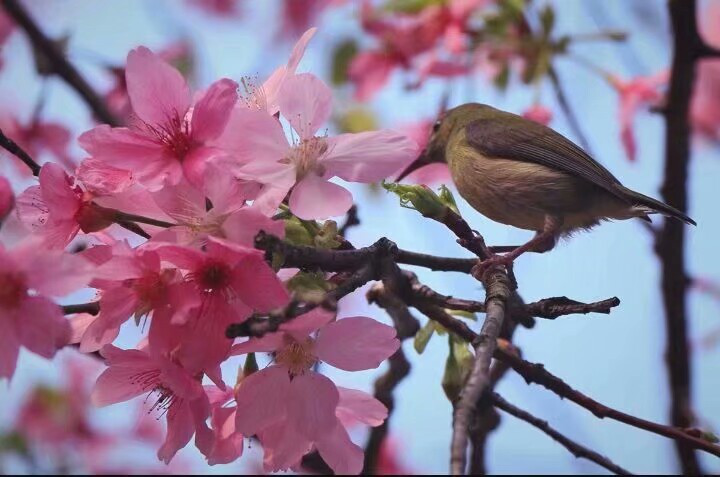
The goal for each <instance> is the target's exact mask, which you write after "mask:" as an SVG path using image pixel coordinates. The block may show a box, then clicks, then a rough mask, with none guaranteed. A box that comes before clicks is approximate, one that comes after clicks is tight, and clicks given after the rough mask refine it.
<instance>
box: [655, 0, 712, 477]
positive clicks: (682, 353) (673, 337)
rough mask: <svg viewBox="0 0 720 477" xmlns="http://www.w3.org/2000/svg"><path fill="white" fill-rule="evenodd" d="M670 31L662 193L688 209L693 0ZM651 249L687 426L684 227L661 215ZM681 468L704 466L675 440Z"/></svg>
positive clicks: (672, 374)
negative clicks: (658, 270) (657, 262)
mask: <svg viewBox="0 0 720 477" xmlns="http://www.w3.org/2000/svg"><path fill="white" fill-rule="evenodd" d="M669 7H670V8H669V9H670V19H671V22H672V28H673V32H674V53H673V62H672V71H671V77H670V88H669V90H668V95H667V104H666V108H665V123H666V131H665V179H664V181H663V185H662V189H661V192H662V196H663V198H664V199H665V202H667V203H668V204H672V205H673V207H676V208H677V209H678V210H680V211H682V212H685V211H687V208H688V207H687V195H688V193H687V187H688V184H687V182H688V164H689V162H690V124H689V120H688V116H689V108H690V100H691V97H692V87H693V82H694V80H695V60H696V59H697V50H696V49H697V48H698V45H699V43H698V42H699V38H700V37H699V34H698V30H697V21H696V18H695V15H696V2H695V0H669ZM655 249H656V252H657V255H658V258H659V260H660V266H661V282H662V285H661V287H662V292H663V304H664V308H665V334H666V340H667V344H666V354H665V360H666V363H667V369H668V381H669V387H670V396H671V405H670V416H671V422H672V424H673V425H674V426H677V427H682V428H685V427H691V426H692V425H693V422H694V420H695V419H694V416H693V412H692V406H691V402H692V396H691V390H692V383H691V376H692V373H691V370H690V364H691V361H690V349H689V346H688V332H687V320H688V317H687V304H686V299H687V288H688V279H687V272H686V267H685V255H684V254H685V226H684V224H683V223H682V222H680V221H677V220H667V219H666V220H665V223H664V225H663V227H662V229H661V230H659V232H658V234H657V235H656V244H655ZM677 451H678V455H679V458H680V464H681V466H682V471H683V473H684V474H686V475H701V474H702V470H701V469H700V464H699V462H698V459H697V456H696V455H695V453H694V452H693V450H692V447H691V446H688V445H685V444H684V443H682V442H679V441H678V442H677Z"/></svg>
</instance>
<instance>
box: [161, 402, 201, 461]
mask: <svg viewBox="0 0 720 477" xmlns="http://www.w3.org/2000/svg"><path fill="white" fill-rule="evenodd" d="M194 433H195V423H194V421H193V416H192V414H191V413H190V408H189V405H188V403H186V402H182V401H181V402H178V403H173V404H172V405H170V410H169V411H168V413H167V436H166V437H165V442H163V445H162V446H161V447H160V449H158V452H157V456H158V459H160V460H161V461H163V462H164V463H165V464H169V463H170V461H171V460H172V458H173V457H175V454H177V451H179V450H180V449H182V448H183V447H185V446H186V445H187V443H188V442H190V439H192V436H193V434H194Z"/></svg>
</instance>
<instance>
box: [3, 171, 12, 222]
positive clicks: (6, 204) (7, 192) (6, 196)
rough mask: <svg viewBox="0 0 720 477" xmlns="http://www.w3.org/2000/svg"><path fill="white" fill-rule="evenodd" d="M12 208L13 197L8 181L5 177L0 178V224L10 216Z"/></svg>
mask: <svg viewBox="0 0 720 477" xmlns="http://www.w3.org/2000/svg"><path fill="white" fill-rule="evenodd" d="M13 207H15V195H14V194H13V190H12V186H11V185H10V181H9V180H7V178H5V176H0V224H2V221H3V220H5V217H7V216H8V215H10V212H11V211H12V209H13Z"/></svg>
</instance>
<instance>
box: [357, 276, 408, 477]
mask: <svg viewBox="0 0 720 477" xmlns="http://www.w3.org/2000/svg"><path fill="white" fill-rule="evenodd" d="M367 299H368V302H369V303H376V304H377V305H378V306H380V307H381V308H383V309H385V311H387V313H388V315H389V316H390V318H392V320H393V324H394V325H395V329H396V330H397V333H398V334H397V337H398V339H400V340H401V341H404V340H406V339H408V338H411V337H413V336H415V333H417V331H418V329H419V328H420V325H419V323H418V320H417V319H416V318H415V317H414V316H412V314H411V313H410V311H409V310H408V307H407V305H406V304H405V302H403V301H402V300H401V299H399V298H398V297H397V296H395V295H394V294H393V293H391V292H390V291H389V290H388V289H387V288H386V287H385V285H384V284H381V283H378V284H376V285H374V286H373V287H372V288H371V289H370V290H369V291H368V293H367ZM388 364H389V367H388V370H387V372H386V373H385V374H383V375H382V376H380V377H379V378H378V379H377V380H376V381H375V399H377V400H378V401H380V402H381V403H383V404H384V405H385V407H386V408H387V410H388V417H387V418H386V419H385V421H384V422H383V423H382V424H381V425H379V426H377V427H373V428H372V429H371V430H370V435H369V436H368V440H367V443H366V444H365V463H364V465H363V472H362V473H363V475H374V474H376V473H377V470H378V468H377V466H378V460H379V458H380V452H381V449H382V446H383V443H384V442H385V438H386V437H387V434H388V426H389V421H390V417H391V416H392V412H393V410H394V408H395V398H394V397H393V392H394V391H395V388H396V387H397V386H398V384H400V382H401V381H402V380H403V379H405V377H407V375H408V374H410V362H409V361H408V360H407V358H406V357H405V353H404V352H403V349H402V347H400V348H398V350H397V351H396V352H395V354H393V355H392V356H391V357H390V358H389V360H388Z"/></svg>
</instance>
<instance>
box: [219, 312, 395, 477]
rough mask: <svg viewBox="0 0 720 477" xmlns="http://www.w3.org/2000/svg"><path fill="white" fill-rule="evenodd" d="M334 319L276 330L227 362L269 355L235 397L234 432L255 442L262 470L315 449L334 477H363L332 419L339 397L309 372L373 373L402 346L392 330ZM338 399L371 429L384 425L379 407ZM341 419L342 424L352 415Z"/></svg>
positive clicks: (305, 320) (313, 318)
mask: <svg viewBox="0 0 720 477" xmlns="http://www.w3.org/2000/svg"><path fill="white" fill-rule="evenodd" d="M332 319H333V315H332V314H331V313H329V312H327V311H324V310H322V309H315V310H313V311H311V312H309V313H307V314H305V315H303V316H301V317H299V318H296V319H295V320H293V321H290V322H288V323H285V324H283V325H281V327H280V331H278V332H276V333H270V334H267V335H265V336H263V337H262V338H259V339H250V340H248V341H247V342H245V343H241V344H238V345H235V346H234V347H233V351H232V354H243V353H249V352H274V356H275V359H274V364H273V365H271V366H268V367H266V368H264V369H262V370H260V371H258V372H256V373H254V374H251V375H250V376H248V377H246V378H245V379H243V380H242V382H241V383H240V385H239V387H238V389H237V392H236V396H235V399H236V402H237V406H238V411H237V418H236V419H237V420H236V429H237V431H238V432H240V433H242V434H243V435H254V434H258V435H259V437H260V441H261V442H262V443H263V447H264V449H265V452H266V458H265V465H266V467H268V470H280V469H287V468H290V467H292V466H294V465H296V464H297V463H298V462H299V460H300V458H301V457H302V456H303V455H304V454H306V453H307V452H309V451H310V449H311V448H313V447H315V448H317V450H318V452H319V453H320V455H321V456H322V457H323V459H324V460H325V462H327V463H328V465H330V467H331V468H333V470H334V471H335V472H336V473H341V474H343V473H353V474H357V473H359V472H360V471H361V470H362V450H361V449H360V448H359V447H358V446H356V445H355V444H353V443H352V442H351V441H350V438H349V436H348V434H347V431H346V430H345V427H344V426H343V424H342V422H341V420H340V419H339V418H338V416H337V414H336V413H337V410H338V407H339V406H340V402H341V392H340V391H339V390H338V388H337V387H336V386H335V384H334V383H333V382H332V381H331V380H330V379H328V378H327V377H325V376H323V375H321V374H319V373H316V372H314V371H313V370H312V368H313V366H314V364H315V363H317V362H318V361H323V362H325V363H327V364H329V365H331V366H335V367H337V368H340V369H344V370H347V371H359V370H364V369H374V368H377V367H378V366H379V365H380V363H381V362H382V361H383V360H385V359H386V358H388V357H389V356H390V355H392V354H393V353H394V352H395V351H396V350H397V349H398V347H399V346H400V342H399V341H398V340H397V338H395V329H394V328H392V327H389V326H387V325H383V324H380V323H378V322H376V321H375V320H373V319H371V318H366V317H350V318H344V319H341V320H338V321H335V322H331V320H332ZM316 331H317V335H316V336H315V337H313V335H315V332H316ZM343 394H345V395H346V405H347V406H346V407H350V408H353V406H355V407H356V413H355V415H356V416H363V415H364V414H365V412H367V411H369V416H368V417H361V418H360V419H361V420H362V419H364V420H365V421H366V422H369V423H371V425H377V421H378V420H379V421H380V422H382V420H383V419H384V416H383V415H382V412H378V409H377V408H378V406H377V403H373V402H369V401H367V400H364V399H362V398H361V399H358V395H357V394H353V393H352V392H347V391H343ZM348 403H349V404H348ZM345 412H346V416H345V419H347V414H348V413H349V414H352V412H348V411H345ZM341 415H342V414H341ZM373 416H374V417H373Z"/></svg>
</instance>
